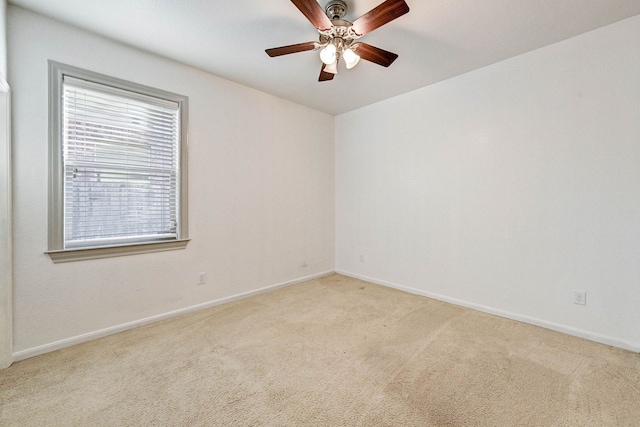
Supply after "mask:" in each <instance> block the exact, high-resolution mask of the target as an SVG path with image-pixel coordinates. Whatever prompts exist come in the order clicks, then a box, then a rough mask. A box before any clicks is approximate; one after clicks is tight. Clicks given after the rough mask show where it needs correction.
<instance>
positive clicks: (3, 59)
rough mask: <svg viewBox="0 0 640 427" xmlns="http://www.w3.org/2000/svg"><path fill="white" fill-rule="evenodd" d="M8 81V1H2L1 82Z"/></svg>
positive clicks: (0, 36) (0, 28)
mask: <svg viewBox="0 0 640 427" xmlns="http://www.w3.org/2000/svg"><path fill="white" fill-rule="evenodd" d="M6 79H7V1H6V0H0V80H6Z"/></svg>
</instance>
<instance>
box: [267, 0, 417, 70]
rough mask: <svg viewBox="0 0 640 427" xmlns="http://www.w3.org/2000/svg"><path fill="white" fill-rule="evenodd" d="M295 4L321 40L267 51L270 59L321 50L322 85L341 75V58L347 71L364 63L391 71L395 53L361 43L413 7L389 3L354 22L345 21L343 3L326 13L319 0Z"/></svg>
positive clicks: (299, 0) (333, 4) (394, 0)
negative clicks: (366, 35)
mask: <svg viewBox="0 0 640 427" xmlns="http://www.w3.org/2000/svg"><path fill="white" fill-rule="evenodd" d="M291 2H292V3H293V4H294V5H295V6H296V7H297V8H298V9H299V10H300V12H302V14H303V15H304V16H306V17H307V19H308V20H309V22H311V24H313V26H314V27H316V29H317V30H318V33H320V40H319V41H317V42H306V43H298V44H292V45H288V46H281V47H275V48H271V49H266V52H267V54H268V55H269V56H271V57H275V56H281V55H289V54H291V53H298V52H305V51H308V50H320V59H321V60H322V68H321V69H320V77H319V78H318V81H320V82H323V81H327V80H331V79H333V77H334V76H335V75H336V74H338V62H339V61H340V58H342V59H344V62H345V65H346V67H347V69H351V68H353V67H355V66H356V65H357V64H358V62H359V61H360V59H364V60H365V61H370V62H373V63H375V64H378V65H382V66H383V67H388V66H389V65H391V64H392V63H393V61H395V60H396V58H398V55H396V54H395V53H392V52H388V51H386V50H383V49H380V48H377V47H375V46H371V45H369V44H366V43H362V42H360V41H357V40H358V39H359V38H360V37H362V36H364V35H365V34H367V33H370V32H371V31H373V30H375V29H377V28H380V27H381V26H383V25H385V24H388V23H389V22H391V21H393V20H394V19H396V18H399V17H400V16H402V15H404V14H405V13H407V12H409V6H408V5H407V3H406V2H405V1H404V0H386V1H384V2H383V3H381V4H380V5H378V6H376V7H375V8H373V9H371V10H370V11H369V12H367V13H365V14H364V15H362V16H361V17H360V18H358V19H356V20H355V21H353V22H349V21H345V20H344V19H343V18H344V17H345V15H346V14H347V4H346V3H345V2H344V1H342V0H332V1H330V2H329V3H327V5H326V7H325V10H322V7H320V5H319V4H318V3H317V2H316V0H291Z"/></svg>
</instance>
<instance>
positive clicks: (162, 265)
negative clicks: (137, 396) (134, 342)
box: [8, 6, 335, 359]
mask: <svg viewBox="0 0 640 427" xmlns="http://www.w3.org/2000/svg"><path fill="white" fill-rule="evenodd" d="M8 29H9V37H8V40H9V81H10V84H11V86H12V93H13V117H14V119H13V125H14V147H15V152H14V192H15V200H14V212H15V215H14V222H15V227H14V289H15V295H14V321H15V326H14V340H15V341H14V349H15V351H16V353H15V356H16V358H18V359H20V358H23V357H28V356H31V355H34V354H37V353H39V352H43V351H47V350H50V349H53V348H57V347H59V346H62V345H67V344H70V343H73V342H76V341H78V340H82V339H85V338H90V337H92V336H95V335H96V334H98V335H99V334H101V333H103V332H104V331H103V329H105V328H106V329H107V330H108V331H111V329H108V328H113V327H117V326H118V325H123V324H127V323H128V322H136V321H138V320H140V319H146V318H149V317H152V316H157V315H162V314H164V313H169V312H172V311H173V310H180V309H182V308H185V307H193V306H197V305H199V304H203V303H207V302H209V301H215V300H219V299H221V298H225V297H229V296H233V295H238V294H241V293H244V292H249V291H252V290H256V289H259V288H263V287H266V286H271V285H277V284H282V283H288V282H290V281H295V280H298V279H301V278H303V277H309V276H314V275H318V274H321V273H324V272H327V271H332V270H333V269H334V260H335V256H334V190H333V189H334V185H333V180H334V149H333V117H332V116H330V115H327V114H324V113H321V112H318V111H315V110H311V109H308V108H305V107H302V106H300V105H297V104H293V103H290V102H288V101H284V100H282V99H279V98H275V97H273V96H270V95H266V94H264V93H261V92H258V91H255V90H252V89H248V88H246V87H243V86H240V85H237V84H234V83H231V82H229V81H226V80H223V79H220V78H217V77H215V76H212V75H210V74H207V73H204V72H202V71H199V70H196V69H193V68H190V67H187V66H184V65H181V64H178V63H176V62H172V61H170V60H167V59H163V58H160V57H157V56H154V55H151V54H147V53H144V52H141V51H138V50H135V49H132V48H130V47H126V46H123V45H120V44H118V43H115V42H112V41H109V40H107V39H104V38H101V37H99V36H96V35H93V34H90V33H87V32H84V31H81V30H79V29H76V28H72V27H69V26H66V25H63V24H61V23H59V22H56V21H53V20H50V19H48V18H44V17H42V16H39V15H36V14H33V13H31V12H27V11H25V10H23V9H19V8H16V7H14V6H9V9H8ZM48 59H52V60H56V61H60V62H63V63H67V64H71V65H74V66H78V67H83V68H86V69H90V70H93V71H96V72H99V73H104V74H108V75H111V76H114V77H118V78H123V79H127V80H131V81H134V82H138V83H142V84H145V85H149V86H154V87H158V88H161V89H165V90H169V91H173V92H177V93H181V94H184V95H187V96H188V97H189V109H190V117H189V138H190V140H189V142H190V146H189V203H190V204H189V213H190V233H189V235H190V238H191V239H192V241H191V242H190V243H189V245H188V247H187V249H186V250H184V251H171V252H163V253H156V254H146V255H136V256H129V257H119V258H111V259H106V260H93V261H81V262H72V263H67V264H55V265H54V264H53V263H52V262H51V260H50V259H49V257H48V256H47V255H45V254H44V251H45V250H46V249H47V60H48ZM199 272H206V273H207V284H206V285H203V286H197V285H196V282H197V273H199ZM83 334H89V335H86V336H84V335H83Z"/></svg>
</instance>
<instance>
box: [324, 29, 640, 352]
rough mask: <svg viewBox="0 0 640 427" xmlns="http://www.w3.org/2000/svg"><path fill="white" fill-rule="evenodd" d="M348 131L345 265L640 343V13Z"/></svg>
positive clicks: (639, 347) (521, 315)
mask: <svg viewBox="0 0 640 427" xmlns="http://www.w3.org/2000/svg"><path fill="white" fill-rule="evenodd" d="M335 141H336V211H337V215H336V236H337V238H336V246H337V248H336V266H337V269H338V270H339V271H341V272H345V273H347V274H351V275H354V276H359V277H366V278H369V279H373V280H374V281H377V282H380V283H386V284H389V285H392V286H398V287H403V288H405V289H412V290H413V291H415V292H418V293H422V294H428V295H432V296H436V297H438V298H441V299H445V300H449V301H454V302H457V303H460V304H463V305H468V306H472V307H476V308H480V309H483V310H486V311H490V312H494V313H499V314H502V315H506V316H509V317H512V318H516V319H521V320H525V321H529V322H531V323H536V324H541V325H544V326H547V327H551V328H555V329H558V330H563V331H566V332H569V333H574V334H577V335H581V336H586V337H589V338H591V339H594V340H597V341H602V342H607V343H610V344H614V345H619V346H622V347H626V348H630V349H635V350H636V351H640V327H639V326H638V325H640V16H637V17H634V18H631V19H628V20H625V21H621V22H619V23H616V24H614V25H611V26H608V27H605V28H602V29H599V30H596V31H593V32H590V33H587V34H584V35H581V36H579V37H576V38H573V39H570V40H566V41H564V42H561V43H558V44H555V45H551V46H548V47H545V48H542V49H540V50H537V51H534V52H530V53H527V54H525V55H522V56H519V57H516V58H513V59H510V60H507V61H504V62H501V63H498V64H495V65H492V66H489V67H486V68H484V69H481V70H478V71H475V72H471V73H469V74H466V75H463V76H460V77H457V78H454V79H451V80H448V81H444V82H442V83H439V84H436V85H433V86H430V87H426V88H423V89H420V90H417V91H415V92H412V93H409V94H405V95H403V96H399V97H397V98H394V99H391V100H387V101H384V102H381V103H379V104H376V105H372V106H369V107H366V108H362V109H360V110H357V111H354V112H351V113H347V114H344V115H341V116H338V117H337V118H336V140H335ZM360 254H362V255H363V257H364V261H363V262H360V261H359V256H360ZM574 289H580V290H585V291H587V305H586V306H584V307H583V306H578V305H574V304H573V303H572V298H573V290H574Z"/></svg>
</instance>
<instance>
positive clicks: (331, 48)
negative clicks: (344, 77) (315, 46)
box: [320, 43, 336, 74]
mask: <svg viewBox="0 0 640 427" xmlns="http://www.w3.org/2000/svg"><path fill="white" fill-rule="evenodd" d="M320 59H321V60H322V62H324V63H325V64H326V65H331V64H333V63H334V62H336V46H335V45H334V44H332V43H329V44H328V45H327V46H326V47H325V48H324V49H322V50H321V51H320ZM334 74H335V73H334Z"/></svg>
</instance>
